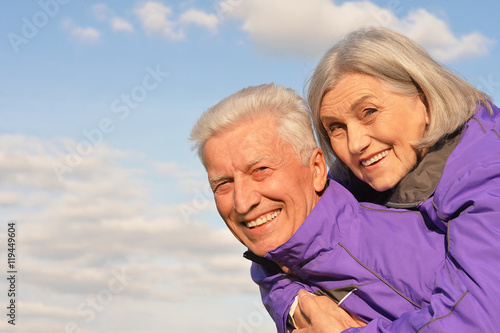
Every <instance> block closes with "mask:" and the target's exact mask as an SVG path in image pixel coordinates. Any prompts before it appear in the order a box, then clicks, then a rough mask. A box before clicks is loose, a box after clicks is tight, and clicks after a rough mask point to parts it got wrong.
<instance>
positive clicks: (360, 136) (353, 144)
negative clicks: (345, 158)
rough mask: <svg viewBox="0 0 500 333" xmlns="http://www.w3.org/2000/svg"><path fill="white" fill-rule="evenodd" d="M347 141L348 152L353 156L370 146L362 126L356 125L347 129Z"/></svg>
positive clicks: (365, 130)
mask: <svg viewBox="0 0 500 333" xmlns="http://www.w3.org/2000/svg"><path fill="white" fill-rule="evenodd" d="M347 141H348V142H347V146H348V149H349V152H350V153H351V154H353V155H359V154H361V153H363V152H364V151H365V150H366V149H367V148H368V147H369V146H370V143H371V138H370V136H369V135H368V132H367V129H366V128H365V127H364V126H362V125H359V124H356V125H351V126H350V127H348V129H347Z"/></svg>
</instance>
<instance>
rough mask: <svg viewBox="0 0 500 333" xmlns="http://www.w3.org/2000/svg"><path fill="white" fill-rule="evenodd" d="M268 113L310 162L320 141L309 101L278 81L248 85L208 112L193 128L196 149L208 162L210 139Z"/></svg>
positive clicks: (303, 158) (277, 127)
mask: <svg viewBox="0 0 500 333" xmlns="http://www.w3.org/2000/svg"><path fill="white" fill-rule="evenodd" d="M264 116H271V117H273V118H274V120H275V124H276V130H277V131H278V133H279V134H280V137H281V138H283V139H284V140H285V141H286V142H288V143H290V145H291V146H292V147H293V149H294V150H295V152H296V154H297V156H298V157H299V158H300V159H301V161H302V163H303V164H304V165H307V163H308V161H309V158H310V157H311V154H312V152H313V151H314V149H315V148H317V143H316V140H315V138H314V132H313V129H312V125H311V119H310V116H309V112H308V110H307V107H306V103H305V101H304V100H303V99H302V98H301V97H300V96H299V95H298V94H297V93H296V92H295V91H293V90H292V89H287V88H284V87H282V86H277V85H274V84H263V85H260V86H253V87H248V88H244V89H242V90H240V91H238V92H236V93H234V94H232V95H231V96H229V97H227V98H225V99H223V100H222V101H220V102H219V103H217V104H216V105H214V106H212V107H211V108H209V109H208V110H207V111H205V112H204V113H203V114H202V115H201V117H200V118H199V119H198V121H197V122H196V124H195V125H194V126H193V129H192V130H191V135H190V137H189V139H190V140H191V141H192V142H193V150H196V151H197V153H198V156H199V157H200V160H201V162H202V163H203V165H205V157H204V153H203V151H204V148H205V144H206V142H207V141H208V139H210V138H211V137H213V136H214V135H217V134H218V133H221V132H223V131H225V130H230V129H231V128H234V127H235V126H237V125H238V123H240V122H242V121H251V120H252V119H256V118H259V117H264ZM266 130H267V131H269V129H266Z"/></svg>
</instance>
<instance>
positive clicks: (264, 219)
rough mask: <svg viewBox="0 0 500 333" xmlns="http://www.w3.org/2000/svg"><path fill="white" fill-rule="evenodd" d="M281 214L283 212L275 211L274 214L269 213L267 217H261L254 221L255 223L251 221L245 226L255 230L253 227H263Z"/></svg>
mask: <svg viewBox="0 0 500 333" xmlns="http://www.w3.org/2000/svg"><path fill="white" fill-rule="evenodd" d="M280 212H281V210H277V211H275V212H274V213H269V214H267V215H266V216H261V217H259V218H258V219H257V220H254V221H250V222H246V223H245V224H246V225H247V227H248V228H253V227H257V226H259V225H262V224H264V223H266V222H269V221H271V220H272V219H274V218H275V217H276V216H278V214H279V213H280Z"/></svg>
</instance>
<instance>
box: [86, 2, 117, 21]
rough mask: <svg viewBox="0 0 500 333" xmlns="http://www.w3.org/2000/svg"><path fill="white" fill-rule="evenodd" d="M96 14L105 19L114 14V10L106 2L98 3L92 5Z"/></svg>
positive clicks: (98, 17) (97, 16) (101, 19)
mask: <svg viewBox="0 0 500 333" xmlns="http://www.w3.org/2000/svg"><path fill="white" fill-rule="evenodd" d="M90 9H91V10H92V13H93V14H94V16H95V17H96V18H97V19H98V20H100V21H104V20H106V19H108V18H109V17H110V16H111V15H113V11H112V10H111V9H110V8H109V7H108V5H107V4H105V3H97V4H95V5H93V6H92V7H90Z"/></svg>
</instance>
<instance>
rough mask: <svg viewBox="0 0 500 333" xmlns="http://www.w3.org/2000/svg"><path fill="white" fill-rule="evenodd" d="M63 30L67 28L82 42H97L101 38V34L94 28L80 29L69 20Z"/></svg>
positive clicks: (64, 23) (65, 22) (64, 24)
mask: <svg viewBox="0 0 500 333" xmlns="http://www.w3.org/2000/svg"><path fill="white" fill-rule="evenodd" d="M63 28H65V29H66V30H67V31H68V32H69V33H70V34H71V35H72V36H73V37H75V38H76V39H78V40H80V41H82V42H91V43H92V42H96V41H98V40H99V38H100V37H101V33H100V32H99V31H98V30H97V29H95V28H92V27H79V26H76V25H75V23H74V22H73V21H72V20H70V19H67V20H65V21H63Z"/></svg>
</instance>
